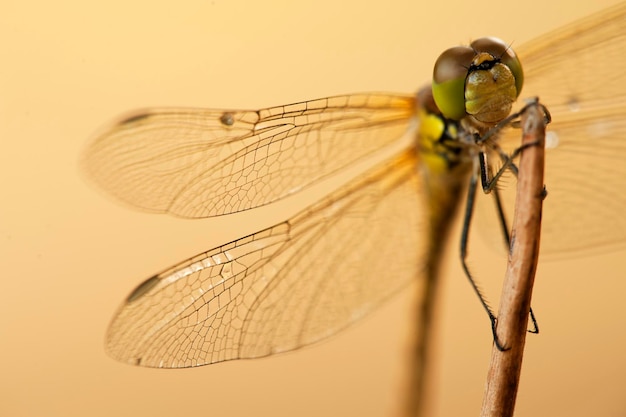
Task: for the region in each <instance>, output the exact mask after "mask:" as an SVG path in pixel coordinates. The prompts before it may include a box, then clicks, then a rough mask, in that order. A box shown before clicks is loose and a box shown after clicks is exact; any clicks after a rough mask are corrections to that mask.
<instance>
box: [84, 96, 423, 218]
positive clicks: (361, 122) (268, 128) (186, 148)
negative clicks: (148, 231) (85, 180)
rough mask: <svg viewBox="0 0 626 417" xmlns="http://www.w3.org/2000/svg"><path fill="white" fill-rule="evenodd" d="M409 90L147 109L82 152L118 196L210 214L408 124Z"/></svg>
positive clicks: (293, 182)
mask: <svg viewBox="0 0 626 417" xmlns="http://www.w3.org/2000/svg"><path fill="white" fill-rule="evenodd" d="M414 112H415V98H414V97H413V96H402V95H387V94H355V95H347V96H338V97H330V98H324V99H319V100H311V101H306V102H302V103H296V104H291V105H287V106H279V107H273V108H267V109H263V110H258V111H229V110H203V109H153V110H146V111H141V112H139V113H137V114H134V115H131V116H129V117H126V118H125V119H123V120H122V121H120V122H118V123H115V124H114V125H112V126H110V127H108V128H107V129H105V130H104V131H103V132H102V133H101V134H99V135H98V136H97V137H96V138H95V140H94V141H93V142H92V143H91V144H90V145H89V147H88V148H87V151H86V152H85V155H84V158H83V166H84V170H85V172H86V173H87V175H88V176H89V177H90V178H92V179H93V180H94V181H95V182H96V183H97V184H98V185H99V186H100V187H102V188H103V189H105V190H107V191H108V192H109V193H111V194H112V195H113V196H115V197H116V198H118V199H119V200H121V201H123V202H126V203H128V204H130V205H133V206H135V207H139V208H141V209H145V210H148V211H155V212H168V213H172V214H174V215H177V216H182V217H191V218H198V217H210V216H217V215H222V214H228V213H234V212H239V211H243V210H246V209H250V208H253V207H258V206H261V205H264V204H267V203H270V202H273V201H276V200H278V199H280V198H282V197H285V196H287V195H289V194H291V193H294V192H297V191H298V190H300V189H302V188H304V187H306V186H308V185H310V184H313V183H315V182H316V181H318V180H320V179H322V178H324V177H327V176H328V175H329V174H331V173H333V172H336V171H337V170H339V169H341V168H343V167H345V166H347V165H349V164H350V163H352V162H354V161H356V160H358V159H360V158H363V157H364V156H366V155H368V154H370V153H372V152H374V151H376V150H378V149H380V148H381V147H384V146H385V145H387V144H390V143H392V142H393V141H395V140H396V139H398V138H400V137H401V136H402V135H403V134H404V133H405V132H406V130H407V128H408V126H409V123H410V119H411V116H413V114H414Z"/></svg>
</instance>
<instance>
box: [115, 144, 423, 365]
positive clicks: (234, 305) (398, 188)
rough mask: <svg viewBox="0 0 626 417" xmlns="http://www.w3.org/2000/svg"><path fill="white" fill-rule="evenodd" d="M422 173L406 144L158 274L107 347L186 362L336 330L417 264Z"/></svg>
mask: <svg viewBox="0 0 626 417" xmlns="http://www.w3.org/2000/svg"><path fill="white" fill-rule="evenodd" d="M418 181H419V179H418V177H417V174H416V170H415V160H414V156H413V155H412V154H411V153H410V152H409V151H407V152H405V153H404V154H402V155H401V156H400V157H398V158H396V159H395V160H392V161H388V162H387V163H385V164H383V165H381V166H378V167H376V168H374V169H372V170H370V171H369V173H366V174H365V175H363V176H361V177H360V178H358V179H356V180H353V181H351V182H350V183H348V184H347V185H345V186H343V187H341V188H340V189H339V190H338V191H336V192H335V193H333V194H331V195H329V196H328V197H327V198H325V199H324V200H322V201H321V202H319V203H317V204H315V205H313V206H311V207H309V208H308V209H306V210H304V211H303V212H301V213H300V214H298V215H296V216H294V217H293V218H291V219H290V220H288V221H286V222H284V223H281V224H278V225H276V226H274V227H271V228H269V229H266V230H263V231H260V232H258V233H255V234H253V235H250V236H247V237H244V238H241V239H238V240H235V241H233V242H231V243H228V244H226V245H223V246H220V247H217V248H215V249H212V250H210V251H207V252H205V253H202V254H200V255H198V256H196V257H194V258H192V259H189V260H187V261H185V262H182V263H180V264H178V265H176V266H174V267H172V268H170V269H168V270H166V271H164V272H162V273H160V274H158V275H156V276H154V277H152V278H150V279H148V280H147V281H145V282H144V283H143V284H141V285H140V286H139V287H138V288H137V289H136V290H135V291H134V292H133V293H132V294H131V295H130V296H129V297H128V298H127V300H126V302H125V303H124V304H123V305H122V306H121V308H120V310H119V311H118V312H117V315H116V316H115V318H114V320H113V322H112V323H111V326H110V328H109V331H108V334H107V339H106V347H107V350H108V351H109V352H110V354H111V355H112V356H113V357H115V358H116V359H118V360H121V361H126V362H130V363H133V364H140V365H144V366H150V367H165V368H179V367H190V366H199V365H205V364H210V363H215V362H220V361H226V360H230V359H237V358H254V357H260V356H266V355H270V354H273V353H277V352H283V351H288V350H292V349H296V348H298V347H300V346H303V345H307V344H310V343H313V342H316V341H318V340H320V339H323V338H325V337H327V336H330V335H332V334H334V333H336V332H337V331H338V330H340V329H342V328H343V327H345V326H347V325H348V324H350V323H352V322H354V321H356V320H358V319H359V318H361V317H362V316H363V315H364V314H366V313H367V312H369V311H370V310H371V309H373V308H374V307H375V306H377V305H378V304H379V303H380V302H381V301H383V300H384V299H386V298H387V297H389V296H390V295H391V294H392V293H394V292H395V291H396V290H397V289H399V288H400V287H402V286H403V285H404V284H406V283H408V282H409V281H411V280H413V279H415V278H416V277H417V276H418V275H419V273H420V265H423V262H422V261H423V260H424V257H425V256H426V254H425V246H426V245H425V243H427V242H428V237H427V236H426V235H425V234H424V233H425V231H426V230H428V229H427V228H428V224H426V220H425V218H426V217H427V216H426V215H425V213H424V212H423V211H422V210H420V207H423V206H422V204H423V203H424V201H423V200H422V199H421V196H420V194H419V190H421V189H422V187H421V185H420V184H419V183H418ZM420 237H421V238H420Z"/></svg>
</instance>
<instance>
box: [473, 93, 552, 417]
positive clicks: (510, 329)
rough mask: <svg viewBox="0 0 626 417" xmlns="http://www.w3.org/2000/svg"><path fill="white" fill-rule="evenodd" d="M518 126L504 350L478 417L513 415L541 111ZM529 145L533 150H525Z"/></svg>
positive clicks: (537, 202)
mask: <svg viewBox="0 0 626 417" xmlns="http://www.w3.org/2000/svg"><path fill="white" fill-rule="evenodd" d="M521 122H522V128H523V139H522V146H526V147H525V148H524V149H523V151H522V155H521V159H520V163H519V175H518V185H517V197H516V203H515V217H514V219H513V228H512V233H511V248H510V252H509V262H508V266H507V272H506V276H505V281H504V286H503V289H502V297H501V300H500V309H499V315H498V323H497V334H498V339H499V340H500V341H501V342H502V343H503V344H504V346H505V347H506V348H507V349H506V350H504V351H500V350H498V349H497V348H496V347H495V345H494V348H493V351H492V355H491V363H490V366H489V373H488V376H487V384H486V388H485V397H484V400H483V406H482V410H481V416H482V417H496V416H497V417H509V416H512V415H513V410H514V408H515V399H516V396H517V388H518V386H519V377H520V373H521V369H522V357H523V352H524V343H525V341H526V333H527V328H528V327H527V326H528V317H529V311H530V300H531V295H532V287H533V283H534V279H535V271H536V269H537V258H538V255H539V237H540V232H541V209H542V205H543V199H544V197H545V195H544V187H543V184H544V183H543V171H544V136H545V122H544V114H543V112H542V110H541V106H539V105H531V106H529V107H528V109H527V110H526V111H525V112H524V114H523V115H522V120H521ZM533 143H534V144H536V146H533V145H531V144H533Z"/></svg>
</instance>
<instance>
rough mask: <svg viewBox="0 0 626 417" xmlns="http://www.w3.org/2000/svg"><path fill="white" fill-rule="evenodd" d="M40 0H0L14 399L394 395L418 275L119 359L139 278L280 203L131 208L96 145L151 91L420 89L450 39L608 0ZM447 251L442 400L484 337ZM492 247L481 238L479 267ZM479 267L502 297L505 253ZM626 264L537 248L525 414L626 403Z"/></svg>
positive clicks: (377, 404) (202, 100) (468, 396)
mask: <svg viewBox="0 0 626 417" xmlns="http://www.w3.org/2000/svg"><path fill="white" fill-rule="evenodd" d="M39 3H40V4H30V3H28V2H22V1H19V2H18V1H11V0H9V1H3V2H2V4H1V5H0V54H1V57H0V143H1V145H2V146H1V150H0V178H1V180H0V183H1V184H2V186H1V188H0V271H2V275H1V278H0V279H1V283H0V286H1V290H0V360H1V361H2V367H1V368H2V369H1V370H0V415H2V416H64V417H70V416H81V417H82V416H151V417H159V416H178V415H186V416H200V415H205V416H206V415H218V416H250V415H271V416H339V415H346V416H357V415H358V416H387V415H391V414H392V413H393V412H394V411H397V410H398V409H399V403H398V398H399V394H400V392H401V390H402V387H403V374H404V368H405V353H406V349H407V343H408V336H409V335H410V332H411V318H410V314H411V299H412V297H411V295H412V294H411V290H412V289H413V290H415V288H409V289H407V290H406V291H405V292H403V293H402V294H401V295H399V296H398V297H397V298H395V299H394V300H393V301H392V302H390V303H389V304H387V305H385V306H384V307H383V308H381V309H380V311H378V312H376V313H375V314H373V315H372V316H370V317H369V318H368V319H366V320H364V321H363V322H362V323H360V324H358V325H357V326H354V327H353V328H351V329H349V330H348V331H346V332H344V333H343V334H341V335H339V336H337V337H335V338H333V339H332V340H330V341H328V342H326V343H322V344H320V345H317V346H314V347H311V348H307V349H303V350H301V351H298V352H295V353H292V354H286V355H282V356H278V357H274V358H268V359H262V360H255V361H240V362H231V363H225V364H219V365H214V366H209V367H203V368H198V369H192V370H178V371H166V370H153V369H141V368H135V367H131V366H127V365H124V364H120V363H117V362H115V361H113V360H112V359H110V358H109V357H107V356H106V355H105V353H104V351H103V336H104V332H105V329H106V326H107V324H108V321H109V319H110V317H111V315H112V313H113V312H114V310H115V308H116V307H117V305H118V303H119V302H121V300H122V299H123V298H124V297H125V296H126V295H127V293H128V292H129V291H130V290H131V289H132V288H133V287H134V286H135V285H137V284H138V283H139V282H140V281H141V280H142V279H144V278H145V277H147V276H149V275H150V274H152V273H154V272H156V271H158V270H160V269H162V268H163V267H166V266H169V265H170V264H172V263H174V262H176V261H179V260H181V259H183V258H185V257H188V256H191V255H193V254H195V253H197V252H200V251H202V250H206V249H209V248H212V247H214V246H216V245H217V244H220V243H223V242H225V241H228V240H231V239H233V238H236V237H238V236H240V235H243V234H244V233H250V232H252V231H254V227H253V225H263V226H267V225H269V224H271V222H272V221H275V220H276V219H279V218H282V217H285V214H284V213H278V214H274V215H275V216H278V217H276V218H270V217H271V216H272V215H269V214H268V217H267V218H262V217H263V216H259V215H257V216H254V217H250V216H249V215H243V216H238V217H236V218H234V217H230V218H226V219H209V220H204V221H184V220H179V219H175V218H170V217H167V216H156V215H148V214H145V213H141V212H135V211H132V210H128V209H127V208H125V207H121V206H118V205H116V204H115V203H113V202H112V201H110V200H109V199H107V198H103V197H102V195H101V194H100V193H98V192H96V191H94V190H93V189H92V188H91V187H89V186H88V185H86V183H85V181H84V180H83V178H81V175H80V173H79V171H78V169H77V160H78V157H79V154H80V151H81V149H82V148H83V147H84V145H85V143H86V141H87V139H88V138H89V137H90V135H92V133H93V131H94V130H95V129H97V128H98V127H99V126H101V125H102V124H103V123H106V122H107V121H109V120H110V119H111V118H112V117H114V116H116V115H118V114H119V113H121V112H123V111H126V110H129V109H133V108H136V107H146V106H157V105H169V106H205V107H209V106H210V107H216V106H218V107H234V108H238V107H244V108H255V107H261V106H270V105H275V104H284V103H289V102H295V101H299V100H303V99H309V98H318V97H322V96H327V95H334V94H340V93H348V92H359V91H372V90H378V91H399V92H412V91H414V90H415V89H416V88H418V87H419V86H420V85H422V83H424V82H427V81H428V79H429V74H430V72H431V65H432V63H433V61H434V60H435V59H436V57H437V55H438V53H439V52H440V51H442V50H443V49H445V48H446V47H448V46H451V45H456V44H458V43H462V42H467V41H468V40H470V39H472V38H476V37H479V36H482V35H497V36H499V37H501V38H503V39H505V40H506V41H510V42H513V43H514V44H521V43H523V42H524V41H526V40H528V39H530V38H532V37H533V36H535V35H538V34H541V33H543V32H545V31H548V30H549V29H552V28H556V27H558V26H560V25H562V24H564V23H567V22H569V21H572V20H573V19H575V18H578V17H581V16H584V15H586V14H588V13H590V12H591V11H594V10H598V9H600V8H603V7H604V6H606V5H608V4H611V3H614V2H613V1H596V2H577V4H579V5H577V6H572V4H573V3H572V2H571V1H569V0H568V1H566V0H562V1H559V2H556V1H555V2H546V1H541V0H527V1H524V2H519V1H518V2H505V3H502V2H497V3H496V2H493V3H491V2H487V1H479V0H476V1H472V2H467V1H456V0H454V1H452V0H451V1H435V2H431V4H430V5H429V6H423V5H420V3H421V2H417V1H416V2H400V1H380V2H364V1H352V2H343V3H341V2H337V1H336V0H332V1H315V2H306V3H305V2H293V1H285V2H275V1H273V2H268V1H264V2H245V1H227V0H215V1H179V2H161V3H160V4H159V5H155V2H154V1H137V2H128V1H111V2H101V4H98V3H92V2H82V1H74V2H72V1H67V0H59V1H53V2H39ZM583 3H585V4H584V5H583ZM451 12H453V14H451ZM263 213H269V211H265V212H263ZM454 241H455V243H456V238H455V239H454ZM450 249H451V250H450V251H449V254H448V258H447V267H446V268H445V271H444V272H445V274H444V287H443V292H442V296H441V300H440V301H441V303H440V305H439V312H438V317H439V322H438V324H437V328H438V334H437V335H436V336H437V337H436V351H437V355H436V358H435V360H434V362H433V363H434V369H435V371H436V372H435V375H434V378H433V384H434V385H433V386H434V387H435V389H434V394H433V397H432V402H433V414H432V415H434V416H461V415H468V416H469V415H477V414H478V410H479V408H480V404H481V401H482V391H483V386H484V380H485V375H486V369H487V364H488V360H489V355H490V349H491V339H490V337H491V336H490V331H489V327H488V324H487V320H486V318H485V317H484V316H483V312H482V311H481V309H480V306H479V304H478V302H477V301H476V300H475V298H474V296H473V294H472V293H471V292H470V289H469V286H468V285H467V284H466V283H465V281H464V278H463V276H462V274H461V272H460V268H459V265H458V261H457V257H456V245H454V247H453V248H452V247H451V248H450ZM493 257H494V254H493V253H492V252H491V251H489V250H488V249H484V248H482V247H480V244H477V245H475V246H473V247H472V263H473V264H474V265H492V264H493V262H492V259H493ZM485 271H487V272H485V273H484V277H483V282H484V283H485V284H484V286H486V287H487V288H488V290H489V291H490V293H491V294H492V297H491V298H492V299H493V298H497V295H498V289H497V288H498V286H497V283H498V282H499V280H500V279H501V278H500V277H501V276H502V271H503V270H502V269H501V268H500V267H499V266H498V267H497V268H496V267H495V266H494V267H493V268H485ZM624 271H625V267H624V252H622V253H613V254H610V255H606V256H595V257H592V258H587V259H574V260H569V261H567V262H559V263H549V264H547V263H546V264H542V265H541V268H540V271H539V276H538V278H537V285H536V291H535V297H534V300H533V305H534V306H535V309H536V311H537V314H538V315H539V320H540V325H541V329H542V333H541V334H540V335H539V336H533V337H530V338H529V340H528V343H527V355H526V358H525V368H524V370H523V375H522V386H521V391H520V395H519V399H518V409H517V415H518V416H554V415H563V416H570V417H573V416H589V415H603V416H622V415H626V399H624V395H623V394H624V391H625V388H626V383H625V377H624V375H625V374H626V358H625V357H626V355H624V352H626V338H624V326H625V324H626V306H624V305H623V302H624V301H623V300H624V298H623V294H624V291H625V289H626V283H625V281H624ZM491 283H493V285H492V284H491ZM495 301H496V300H494V304H496V305H497V303H496V302H495Z"/></svg>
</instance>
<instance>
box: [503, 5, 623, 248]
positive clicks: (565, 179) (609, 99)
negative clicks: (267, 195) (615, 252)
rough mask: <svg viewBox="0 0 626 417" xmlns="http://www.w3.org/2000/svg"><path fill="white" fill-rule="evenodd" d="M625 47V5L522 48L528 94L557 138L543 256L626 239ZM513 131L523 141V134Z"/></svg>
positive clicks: (549, 172) (549, 166)
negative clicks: (545, 111) (537, 99)
mask: <svg viewBox="0 0 626 417" xmlns="http://www.w3.org/2000/svg"><path fill="white" fill-rule="evenodd" d="M624 45H626V4H624V3H623V4H620V5H618V6H617V7H614V8H611V9H608V10H606V11H604V12H601V13H599V14H596V15H593V16H591V17H589V18H587V19H583V20H581V21H579V22H576V23H574V24H572V25H570V26H566V27H564V28H563V29H561V30H557V31H555V32H553V33H548V34H546V35H545V36H542V37H540V38H538V39H537V40H536V41H534V42H530V43H529V44H527V45H524V46H522V47H521V48H518V54H519V56H520V58H521V60H522V62H523V64H524V71H525V74H526V76H525V87H524V91H523V94H524V96H534V95H536V96H539V97H540V99H541V101H542V102H543V103H544V104H545V105H546V106H547V107H548V109H549V110H550V112H551V114H552V118H553V122H552V124H550V125H549V126H548V131H549V132H552V133H551V134H552V135H553V136H552V138H553V139H555V140H557V141H558V145H557V146H556V147H553V145H554V144H551V143H548V149H547V154H546V177H545V181H546V186H547V188H548V198H547V199H546V202H545V204H544V213H543V216H544V222H543V225H544V227H543V233H542V234H543V236H542V238H541V251H542V253H564V252H577V251H581V250H584V251H589V250H593V249H595V248H598V247H611V246H619V245H623V242H626V216H624V213H623V210H624V207H626V193H625V192H624V190H626V71H625V70H624V68H626V55H624ZM509 134H510V135H512V139H513V143H517V144H519V131H515V130H513V131H510V132H509ZM509 188H514V187H509ZM514 191H515V190H514V189H512V190H509V195H508V198H509V199H510V200H511V201H512V200H513V199H514V195H513V194H514Z"/></svg>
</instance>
